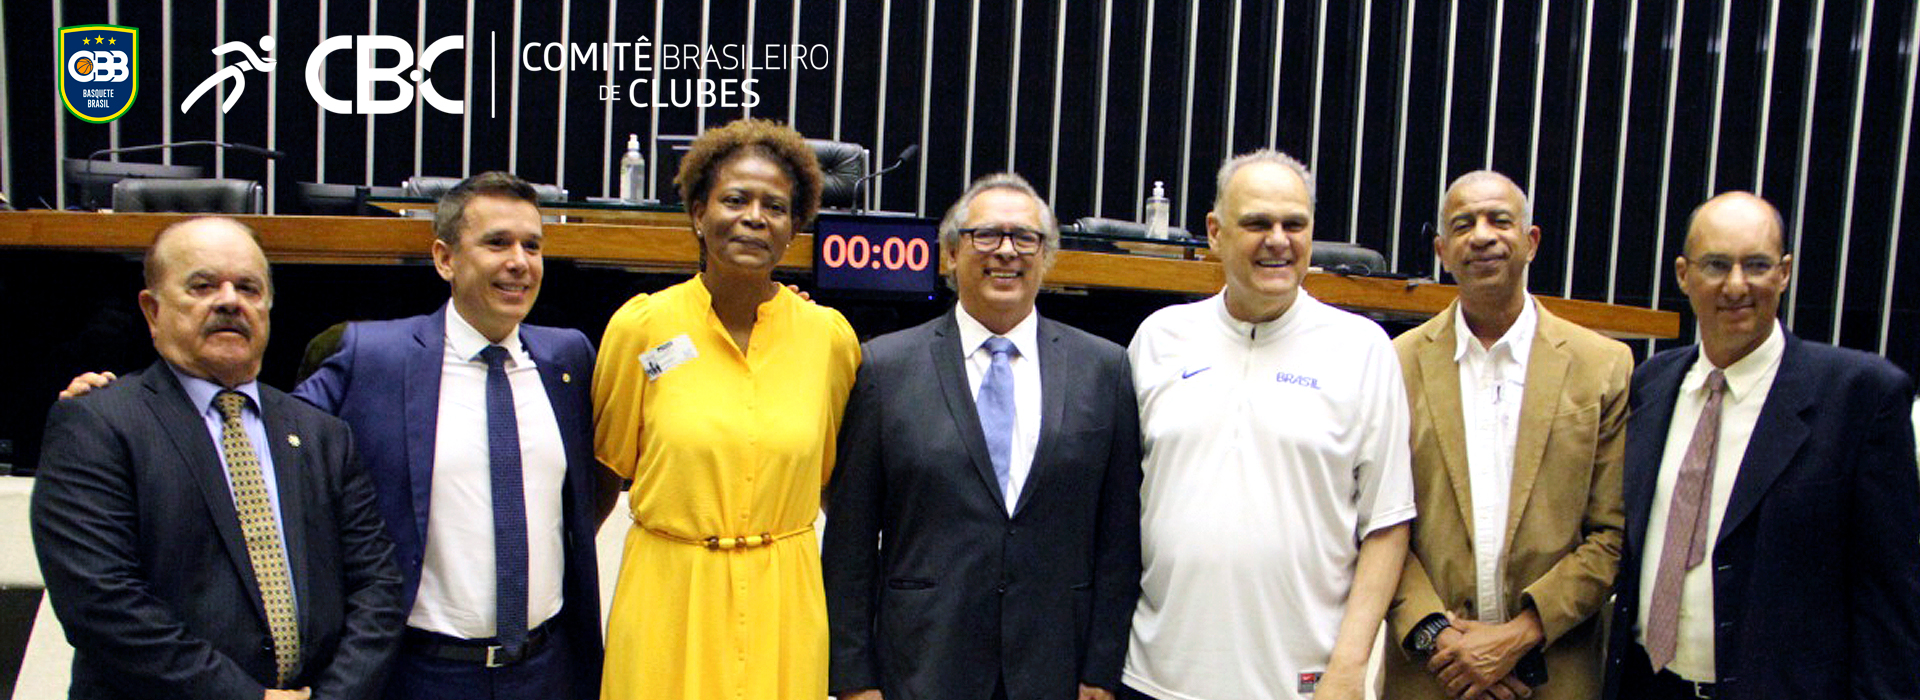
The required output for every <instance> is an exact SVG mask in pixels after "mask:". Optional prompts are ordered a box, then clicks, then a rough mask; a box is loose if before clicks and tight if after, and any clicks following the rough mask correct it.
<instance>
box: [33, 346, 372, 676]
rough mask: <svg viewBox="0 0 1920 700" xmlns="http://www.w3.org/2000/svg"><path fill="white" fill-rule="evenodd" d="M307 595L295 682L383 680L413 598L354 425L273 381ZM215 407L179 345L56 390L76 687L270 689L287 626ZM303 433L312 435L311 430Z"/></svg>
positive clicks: (50, 466) (41, 506)
mask: <svg viewBox="0 0 1920 700" xmlns="http://www.w3.org/2000/svg"><path fill="white" fill-rule="evenodd" d="M260 403H261V406H260V413H261V418H262V420H263V422H264V423H265V424H266V431H267V441H268V443H269V444H268V445H263V446H259V447H261V448H268V449H271V450H272V456H273V470H274V474H275V478H276V479H277V480H278V495H279V501H280V517H281V522H282V523H284V525H285V530H284V532H282V533H281V534H282V536H283V537H284V538H285V540H286V546H287V559H288V562H289V564H290V565H291V568H292V576H293V584H294V596H295V600H296V604H297V607H298V610H299V623H300V642H301V644H300V652H301V653H300V657H301V658H300V665H299V667H298V668H297V669H296V671H295V674H296V675H295V677H294V680H293V681H292V682H291V683H289V686H290V687H295V688H298V687H302V686H311V687H312V688H313V697H315V698H370V697H374V696H376V695H377V694H378V693H379V689H380V685H381V682H382V679H383V678H384V677H385V674H386V670H387V666H388V662H389V661H391V659H392V655H393V651H394V649H395V646H396V645H397V643H398V641H399V636H400V630H401V627H402V625H404V624H405V615H404V612H403V609H402V608H401V607H400V604H399V589H400V576H399V574H398V573H396V572H395V571H394V567H393V562H392V551H393V547H392V545H391V544H389V543H388V542H387V538H386V536H385V535H384V534H382V533H381V530H380V520H379V514H378V513H377V512H376V511H375V510H374V503H373V499H374V497H373V487H372V485H371V483H370V482H369V481H368V479H367V475H366V472H365V471H363V470H362V469H361V468H360V464H359V462H358V460H357V458H356V457H355V455H354V449H353V440H352V437H351V436H350V434H349V433H348V432H347V426H346V425H345V424H343V423H341V422H340V421H338V420H335V419H334V418H333V417H332V416H328V415H325V414H323V413H321V412H319V411H316V410H314V409H313V407H312V406H308V405H306V404H304V403H301V402H299V401H295V400H293V399H292V398H291V397H289V396H287V395H286V394H284V393H281V392H280V391H278V390H275V389H273V388H272V387H268V386H266V385H261V386H260ZM205 425H206V424H205V422H204V421H203V419H202V418H201V416H200V414H199V412H198V411H197V409H196V407H194V406H193V405H192V403H191V401H190V400H189V399H188V398H187V394H186V391H185V390H184V389H182V388H181V386H180V382H179V380H178V379H176V378H174V376H173V373H172V372H170V371H168V369H167V365H166V363H165V361H161V362H156V363H154V364H153V365H152V366H150V367H148V368H147V369H145V370H142V371H140V372H136V373H133V374H130V375H128V376H126V377H125V378H123V379H121V380H120V381H118V382H115V383H114V384H113V385H112V386H110V387H107V388H105V389H100V390H97V391H94V392H93V393H91V394H89V395H87V396H85V397H82V398H78V399H72V400H67V401H60V402H56V403H55V404H54V406H53V410H52V413H51V414H49V415H48V417H47V432H46V449H45V451H43V452H42V454H41V461H40V472H39V478H38V480H37V483H36V484H35V485H34V492H33V539H34V549H35V551H36V553H37V554H38V555H39V558H40V570H41V573H42V574H43V575H44V576H45V577H46V582H47V594H48V596H49V597H50V598H51V600H52V603H53V610H54V612H55V613H56V614H57V615H59V617H60V622H61V624H62V626H64V627H65V628H66V632H67V640H68V641H70V642H72V643H73V647H74V655H73V685H72V690H71V695H72V697H74V698H234V699H236V700H238V699H244V700H258V699H259V698H260V697H261V695H262V694H263V693H264V691H265V687H267V686H269V685H271V684H272V683H273V681H274V654H273V637H272V634H271V633H270V632H269V630H268V628H267V620H266V612H265V608H264V607H263V606H262V604H261V601H260V589H259V586H258V585H257V583H256V582H255V580H254V576H253V567H252V564H251V560H250V559H249V558H248V556H247V547H246V543H245V541H244V539H243V538H242V536H241V533H240V518H239V515H238V514H237V513H236V512H235V510H234V506H233V495H232V491H230V490H229V489H228V487H227V480H226V467H225V463H224V462H223V461H222V459H221V456H220V452H219V449H218V448H217V447H216V446H215V445H214V442H213V438H212V436H210V435H208V433H207V430H206V427H205ZM296 438H297V441H296Z"/></svg>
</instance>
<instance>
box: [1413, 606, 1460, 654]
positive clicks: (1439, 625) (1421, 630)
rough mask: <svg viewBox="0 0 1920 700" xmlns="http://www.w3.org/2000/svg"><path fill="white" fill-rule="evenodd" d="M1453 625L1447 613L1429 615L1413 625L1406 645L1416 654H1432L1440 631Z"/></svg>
mask: <svg viewBox="0 0 1920 700" xmlns="http://www.w3.org/2000/svg"><path fill="white" fill-rule="evenodd" d="M1452 626H1453V625H1452V623H1449V622H1447V616H1446V614H1445V613H1434V614H1432V615H1428V616H1426V617H1425V618H1423V619H1421V620H1420V624H1417V625H1414V626H1413V631H1411V632H1408V633H1407V639H1406V641H1405V642H1404V645H1405V646H1406V648H1407V651H1410V652H1413V653H1415V654H1423V655H1424V654H1432V653H1433V647H1434V644H1435V643H1437V642H1438V641H1439V639H1440V632H1441V631H1442V630H1445V629H1447V628H1450V627H1452Z"/></svg>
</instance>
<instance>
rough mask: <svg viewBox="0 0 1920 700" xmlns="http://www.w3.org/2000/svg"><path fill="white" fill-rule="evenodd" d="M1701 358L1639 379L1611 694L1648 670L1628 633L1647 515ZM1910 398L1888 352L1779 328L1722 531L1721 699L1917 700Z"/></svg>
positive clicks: (1918, 587)
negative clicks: (1776, 351)
mask: <svg viewBox="0 0 1920 700" xmlns="http://www.w3.org/2000/svg"><path fill="white" fill-rule="evenodd" d="M1780 332H1781V333H1785V331H1784V330H1781V331H1780ZM1698 353H1699V347H1698V346H1697V345H1696V346H1688V347H1684V348H1677V349H1673V350H1668V351H1666V352H1662V353H1660V354H1657V355H1654V356H1653V357H1652V358H1650V359H1648V360H1647V362H1646V363H1645V364H1642V365H1641V366H1640V368H1639V370H1637V371H1635V372H1634V373H1633V390H1632V399H1631V404H1632V411H1633V413H1632V417H1631V418H1630V419H1629V420H1628V424H1627V456H1626V474H1625V479H1624V481H1625V496H1626V510H1627V538H1626V546H1625V548H1624V551H1623V552H1622V553H1621V557H1620V576H1619V580H1618V582H1617V585H1616V587H1615V590H1616V599H1615V601H1614V610H1613V635H1612V643H1611V644H1610V651H1609V654H1608V666H1607V691H1606V697H1609V698H1613V697H1618V696H1620V694H1621V686H1622V682H1623V678H1625V679H1629V680H1628V683H1627V687H1636V686H1635V684H1634V683H1633V682H1632V679H1637V678H1644V676H1645V675H1646V674H1650V673H1651V672H1652V669H1651V668H1649V667H1647V663H1646V660H1645V659H1646V657H1645V655H1644V652H1642V651H1641V650H1640V649H1639V648H1638V647H1639V645H1638V643H1637V642H1636V641H1635V637H1636V634H1635V629H1636V628H1637V626H1638V624H1637V616H1638V613H1639V610H1638V608H1639V603H1640V585H1641V581H1640V569H1641V566H1642V563H1641V562H1642V561H1643V560H1642V556H1643V553H1644V552H1645V551H1646V538H1647V515H1648V510H1649V509H1650V508H1651V505H1652V503H1653V490H1654V487H1655V483H1656V480H1657V479H1658V478H1659V475H1660V474H1659V473H1660V461H1661V457H1662V454H1663V452H1664V450H1665V448H1666V440H1667V430H1668V425H1669V423H1671V422H1672V418H1673V406H1674V400H1675V398H1676V397H1677V395H1678V394H1679V389H1680V381H1681V379H1682V378H1683V377H1685V376H1686V373H1687V370H1688V368H1689V367H1691V366H1693V363H1694V359H1695V358H1696V357H1697V356H1698ZM1912 402H1913V383H1912V380H1911V379H1909V378H1908V377H1907V375H1906V373H1904V372H1902V371H1900V369H1899V368H1897V367H1894V366H1893V365H1892V364H1891V363H1889V362H1887V361H1886V360H1884V359H1882V358H1880V357H1879V356H1876V355H1870V354H1867V353H1863V352H1859V351H1855V350H1848V349H1844V348H1836V347H1832V346H1829V345H1822V344H1819V343H1811V342H1806V341H1803V340H1800V339H1799V338H1795V337H1794V336H1793V335H1792V334H1787V335H1786V347H1785V350H1784V352H1783V354H1782V355H1781V358H1780V369H1779V372H1778V374H1777V375H1776V376H1775V378H1774V380H1773V387H1772V388H1771V389H1770V390H1768V393H1767V400H1766V403H1765V404H1764V405H1763V406H1762V407H1761V411H1760V420H1759V422H1758V423H1757V424H1756V425H1755V426H1754V430H1753V436H1752V438H1751V441H1750V442H1748V443H1747V451H1746V455H1745V457H1744V458H1742V460H1741V462H1740V464H1739V465H1738V467H1739V470H1740V473H1739V476H1737V477H1735V479H1734V485H1733V495H1732V497H1731V499H1730V500H1729V501H1728V503H1727V510H1726V514H1725V515H1724V516H1723V517H1722V522H1721V525H1720V529H1719V532H1718V533H1717V534H1716V535H1715V537H1716V538H1717V539H1716V540H1715V545H1714V551H1713V561H1712V562H1711V564H1712V566H1713V603H1714V604H1713V615H1714V621H1715V623H1716V625H1717V626H1718V629H1716V630H1715V634H1714V673H1715V676H1716V678H1717V680H1718V687H1717V688H1716V689H1715V697H1717V698H1731V699H1734V700H1740V699H1743V698H1863V699H1864V698H1876V699H1884V698H1909V699H1911V698H1920V480H1916V479H1915V478H1914V452H1913V444H1914V436H1913V425H1912V423H1910V422H1909V421H1910V413H1909V411H1910V410H1911V408H1912V405H1913V404H1912ZM1728 466H1732V465H1721V467H1720V468H1726V467H1728ZM1626 700H1631V699H1630V698H1629V699H1626Z"/></svg>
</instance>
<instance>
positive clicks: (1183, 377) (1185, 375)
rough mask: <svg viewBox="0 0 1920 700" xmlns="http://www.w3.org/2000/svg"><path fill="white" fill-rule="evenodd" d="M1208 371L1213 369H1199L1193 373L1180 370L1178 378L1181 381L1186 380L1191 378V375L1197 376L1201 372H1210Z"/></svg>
mask: <svg viewBox="0 0 1920 700" xmlns="http://www.w3.org/2000/svg"><path fill="white" fill-rule="evenodd" d="M1210 369H1213V368H1212V367H1201V368H1200V369H1196V370H1193V371H1191V372H1188V371H1186V370H1181V371H1180V378H1181V379H1186V378H1188V377H1191V376H1193V375H1196V374H1199V373H1201V372H1205V371H1207V370H1210Z"/></svg>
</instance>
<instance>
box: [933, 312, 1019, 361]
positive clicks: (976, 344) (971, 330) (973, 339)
mask: <svg viewBox="0 0 1920 700" xmlns="http://www.w3.org/2000/svg"><path fill="white" fill-rule="evenodd" d="M953 311H954V313H953V316H954V322H955V323H957V324H959V326H960V355H961V357H966V356H968V355H972V354H973V352H974V351H975V350H979V349H980V346H981V344H983V343H986V342H987V339H988V338H991V337H993V336H994V332H993V331H990V330H987V327H986V325H985V324H982V323H981V322H980V321H979V320H978V319H975V318H974V317H973V314H970V313H967V308H966V307H964V306H960V305H957V304H956V305H954V307H953ZM1001 337H1003V338H1006V339H1007V340H1011V341H1013V348H1014V350H1016V351H1018V352H1019V353H1020V356H1021V357H1025V358H1028V359H1038V358H1039V357H1040V356H1039V355H1036V354H1034V351H1035V349H1036V348H1038V347H1039V345H1040V313H1039V312H1037V311H1033V310H1028V311H1027V317H1026V318H1023V319H1020V322H1019V323H1016V324H1013V329H1012V330H1009V331H1007V334H1006V335H1004V336H1001Z"/></svg>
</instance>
